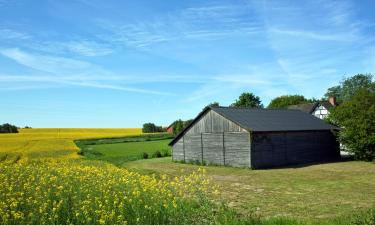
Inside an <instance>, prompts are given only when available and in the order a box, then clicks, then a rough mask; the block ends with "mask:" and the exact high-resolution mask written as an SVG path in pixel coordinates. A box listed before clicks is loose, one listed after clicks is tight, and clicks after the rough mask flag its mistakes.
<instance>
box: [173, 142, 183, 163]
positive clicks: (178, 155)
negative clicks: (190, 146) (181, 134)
mask: <svg viewBox="0 0 375 225" xmlns="http://www.w3.org/2000/svg"><path fill="white" fill-rule="evenodd" d="M183 141H184V140H183V138H181V139H180V140H178V141H177V142H176V143H175V144H174V145H173V152H172V160H173V161H183V160H184V142H183Z"/></svg>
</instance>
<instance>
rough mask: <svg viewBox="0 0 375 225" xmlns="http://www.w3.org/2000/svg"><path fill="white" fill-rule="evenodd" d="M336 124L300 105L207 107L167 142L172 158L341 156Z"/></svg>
mask: <svg viewBox="0 0 375 225" xmlns="http://www.w3.org/2000/svg"><path fill="white" fill-rule="evenodd" d="M336 129H338V128H337V127H335V126H332V125H330V124H327V123H326V122H324V121H323V120H320V119H318V118H316V117H315V116H313V115H310V114H307V113H304V112H302V111H299V110H288V109H254V108H233V107H206V108H205V109H204V110H203V111H202V112H201V113H200V114H199V115H198V116H197V117H196V118H195V119H194V120H193V122H192V123H191V124H190V125H189V126H187V127H186V128H185V129H184V130H183V131H182V132H181V133H179V134H178V135H177V136H176V137H175V138H174V139H173V140H172V141H171V143H170V145H171V146H172V147H173V153H172V158H173V160H174V161H184V162H199V163H203V164H213V165H225V166H235V167H251V168H271V167H279V166H288V165H298V164H306V163H316V162H323V161H331V160H337V159H339V158H340V150H339V145H338V143H337V141H336V138H335V136H334V133H333V131H334V130H336Z"/></svg>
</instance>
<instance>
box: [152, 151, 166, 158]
mask: <svg viewBox="0 0 375 225" xmlns="http://www.w3.org/2000/svg"><path fill="white" fill-rule="evenodd" d="M152 157H153V158H161V157H163V156H162V154H161V152H160V151H159V150H158V151H156V152H154V154H152Z"/></svg>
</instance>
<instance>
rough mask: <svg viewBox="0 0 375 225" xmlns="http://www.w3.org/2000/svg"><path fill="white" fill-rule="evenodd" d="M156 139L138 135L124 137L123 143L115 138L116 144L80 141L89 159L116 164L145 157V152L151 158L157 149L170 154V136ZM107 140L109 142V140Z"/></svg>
mask: <svg viewBox="0 0 375 225" xmlns="http://www.w3.org/2000/svg"><path fill="white" fill-rule="evenodd" d="M154 139H156V140H154ZM154 139H152V138H151V139H150V138H147V139H140V138H139V137H136V138H129V139H124V140H123V142H122V143H121V142H120V143H117V142H118V140H115V139H114V141H115V143H114V144H99V143H100V142H99V143H97V142H96V143H95V144H93V142H90V143H91V144H89V145H84V144H82V143H80V148H81V149H82V152H83V154H84V156H85V157H86V158H88V159H96V160H104V161H107V162H110V163H113V164H115V165H120V164H122V163H124V162H126V161H134V160H138V159H143V154H144V153H147V154H148V157H149V158H152V157H156V156H154V154H155V152H156V151H159V152H160V153H161V154H162V155H163V156H164V155H170V152H171V147H170V146H168V143H169V142H170V138H168V139H166V138H163V139H160V137H156V138H154ZM105 141H106V142H107V143H108V140H105Z"/></svg>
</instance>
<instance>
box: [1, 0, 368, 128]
mask: <svg viewBox="0 0 375 225" xmlns="http://www.w3.org/2000/svg"><path fill="white" fill-rule="evenodd" d="M374 11H375V1H355V0H353V1H345V0H340V1H325V0H322V1H319V0H313V1H297V0H296V1H287V0H283V1H258V0H257V1H236V0H231V1H220V0H219V1H211V0H205V1H194V0H192V1H171V0H153V1H145V0H137V1H135V0H134V1H120V0H119V1H111V0H107V1H102V0H74V1H73V0H64V1H59V0H45V1H40V0H0V123H5V122H8V123H12V124H15V125H17V126H26V125H27V126H31V127H60V128H63V127H141V126H142V124H143V123H146V122H153V123H156V124H158V125H163V126H167V125H169V124H170V123H171V122H173V121H174V120H176V119H179V118H181V119H190V118H194V117H195V116H196V115H197V114H198V113H199V112H200V111H201V110H202V108H203V107H204V106H205V105H207V104H209V103H210V102H214V101H217V102H219V103H220V105H223V106H227V105H230V104H231V103H233V102H234V100H235V99H236V98H237V97H238V96H239V95H240V94H241V93H242V92H253V93H254V94H255V95H258V96H260V98H261V100H262V102H263V104H264V105H267V104H268V103H269V101H270V100H271V99H272V98H274V97H277V96H280V95H286V94H301V95H304V96H305V97H307V98H312V97H315V98H320V97H322V96H323V95H324V93H325V91H326V90H327V88H329V87H332V86H334V85H337V84H338V83H339V81H340V80H342V79H343V78H344V77H350V76H352V75H355V74H358V73H374V71H375V14H374V13H373V12H374Z"/></svg>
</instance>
